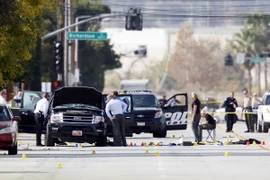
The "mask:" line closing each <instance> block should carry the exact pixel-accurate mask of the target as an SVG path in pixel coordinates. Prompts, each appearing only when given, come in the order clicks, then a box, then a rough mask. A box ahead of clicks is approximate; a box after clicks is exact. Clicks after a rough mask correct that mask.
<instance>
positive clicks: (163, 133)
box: [153, 129, 167, 138]
mask: <svg viewBox="0 0 270 180" xmlns="http://www.w3.org/2000/svg"><path fill="white" fill-rule="evenodd" d="M166 136H167V130H166V129H164V130H162V131H159V132H154V133H153V137H154V138H165V137H166Z"/></svg>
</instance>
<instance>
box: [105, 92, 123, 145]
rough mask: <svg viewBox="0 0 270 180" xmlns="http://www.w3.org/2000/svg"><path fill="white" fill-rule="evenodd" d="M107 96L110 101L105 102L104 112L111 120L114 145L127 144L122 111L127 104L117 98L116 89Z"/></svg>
mask: <svg viewBox="0 0 270 180" xmlns="http://www.w3.org/2000/svg"><path fill="white" fill-rule="evenodd" d="M108 98H109V99H110V101H109V102H108V103H107V104H106V108H105V112H106V114H107V116H108V118H109V119H110V120H111V121H112V125H113V143H114V146H127V142H126V135H125V127H124V112H125V111H126V109H127V104H126V103H124V102H123V101H121V100H119V99H118V93H117V91H114V92H113V93H112V94H110V95H109V97H108Z"/></svg>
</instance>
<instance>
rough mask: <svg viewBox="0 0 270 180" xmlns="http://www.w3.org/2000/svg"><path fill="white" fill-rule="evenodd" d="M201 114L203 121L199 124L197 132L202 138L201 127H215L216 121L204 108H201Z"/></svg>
mask: <svg viewBox="0 0 270 180" xmlns="http://www.w3.org/2000/svg"><path fill="white" fill-rule="evenodd" d="M201 116H202V117H204V118H205V121H204V122H203V123H202V124H201V125H199V134H200V137H201V139H202V131H203V129H215V128H216V121H215V120H214V118H213V116H211V115H210V114H208V113H207V112H206V110H205V109H202V110H201Z"/></svg>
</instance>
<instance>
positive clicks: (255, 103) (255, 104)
mask: <svg viewBox="0 0 270 180" xmlns="http://www.w3.org/2000/svg"><path fill="white" fill-rule="evenodd" d="M260 104H262V101H261V100H260V99H259V98H258V95H257V94H256V93H254V94H253V96H252V100H251V106H252V112H253V116H252V117H253V122H254V125H255V130H256V129H257V122H258V118H257V111H258V107H259V105H260Z"/></svg>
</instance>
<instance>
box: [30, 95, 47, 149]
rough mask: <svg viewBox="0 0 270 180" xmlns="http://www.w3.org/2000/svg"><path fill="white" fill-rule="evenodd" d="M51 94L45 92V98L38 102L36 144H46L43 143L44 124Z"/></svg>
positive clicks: (36, 109)
mask: <svg viewBox="0 0 270 180" xmlns="http://www.w3.org/2000/svg"><path fill="white" fill-rule="evenodd" d="M49 100H50V94H49V93H45V94H44V98H42V99H41V100H39V101H38V102H37V105H36V108H35V110H34V113H35V120H36V146H44V145H43V144H42V143H41V134H42V125H43V123H44V120H45V118H46V116H47V112H48V107H49Z"/></svg>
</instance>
